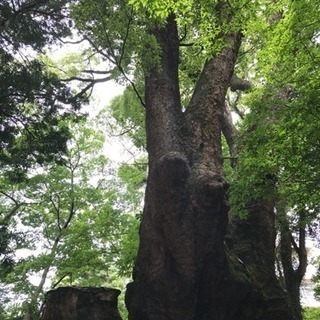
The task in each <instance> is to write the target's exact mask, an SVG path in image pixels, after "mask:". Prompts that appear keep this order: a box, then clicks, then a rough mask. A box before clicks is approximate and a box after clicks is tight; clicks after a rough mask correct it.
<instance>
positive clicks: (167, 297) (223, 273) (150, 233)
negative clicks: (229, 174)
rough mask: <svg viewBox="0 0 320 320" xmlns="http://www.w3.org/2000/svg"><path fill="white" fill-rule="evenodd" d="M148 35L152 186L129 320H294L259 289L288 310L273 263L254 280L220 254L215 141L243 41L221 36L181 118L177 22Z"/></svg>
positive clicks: (221, 182)
mask: <svg viewBox="0 0 320 320" xmlns="http://www.w3.org/2000/svg"><path fill="white" fill-rule="evenodd" d="M150 32H151V34H153V35H154V36H155V37H156V39H157V41H158V44H159V47H160V49H161V66H160V68H157V69H153V70H149V73H148V75H147V76H146V79H145V88H146V89H145V90H146V91H145V96H146V130H147V150H148V153H149V176H148V181H147V188H146V195H145V207H144V212H143V218H142V223H141V227H140V246H139V252H138V257H137V261H136V265H135V269H134V272H133V279H134V281H133V282H132V283H130V284H129V285H128V287H127V292H126V305H127V308H128V310H129V319H131V320H151V319H152V320H170V319H171V320H177V319H184V320H188V319H190V320H191V319H193V320H195V319H196V320H198V319H199V320H200V319H201V320H204V319H212V320H223V319H225V320H233V319H237V320H250V319H260V320H262V319H265V320H267V319H272V320H276V319H279V320H280V319H287V320H292V319H293V318H292V314H291V312H290V310H289V308H287V304H282V306H280V305H279V306H278V308H276V307H274V306H272V307H270V305H269V304H270V301H271V300H272V299H271V297H270V296H268V297H265V290H263V288H262V286H263V285H266V286H269V285H270V291H271V290H272V288H271V287H272V286H273V285H275V292H274V295H273V298H274V300H277V302H279V304H281V303H282V302H283V301H285V297H284V294H283V292H282V291H281V290H280V289H281V288H280V287H279V286H278V285H277V282H276V279H275V275H274V268H273V269H272V268H271V264H272V259H273V256H272V255H271V257H270V258H267V257H266V258H265V259H266V260H268V259H269V260H270V261H269V260H268V261H267V267H266V270H265V271H264V270H263V271H261V276H260V277H259V276H258V279H255V274H253V273H252V271H251V270H250V269H249V268H247V267H246V266H245V265H244V264H243V263H240V262H239V260H238V259H237V258H236V257H235V256H234V255H233V254H232V253H231V252H230V251H229V250H228V249H227V248H226V245H225V244H224V237H225V234H226V229H227V225H228V205H227V201H226V191H227V188H228V185H227V183H226V181H225V179H224V175H223V168H222V165H223V163H222V154H221V131H222V129H223V128H222V126H223V121H222V120H223V118H224V107H225V95H226V91H227V88H228V87H229V85H230V80H231V77H232V74H233V69H234V65H235V62H236V57H237V52H238V49H239V46H240V42H241V35H240V33H237V32H234V33H230V34H227V35H224V41H225V43H226V46H225V47H224V48H223V49H222V50H221V51H220V53H219V54H218V55H217V56H216V57H214V58H212V59H210V60H208V61H207V62H206V63H205V65H204V68H203V71H202V74H201V76H200V78H199V80H198V83H197V85H196V87H195V91H194V94H193V97H192V99H191V102H190V106H189V107H188V108H187V111H186V112H185V113H183V112H182V108H181V105H180V95H179V81H178V63H179V40H178V34H177V26H176V23H175V19H174V16H170V17H169V18H168V21H167V24H166V25H165V26H163V27H160V28H154V29H153V30H151V31H150ZM260 209H261V210H260ZM264 213H265V210H264V208H260V207H259V208H258V207H257V208H256V209H255V211H254V212H253V214H252V215H253V216H256V218H254V219H256V220H257V223H263V222H267V223H269V221H264V220H262V221H261V222H260V221H259V219H260V218H263V214H264ZM269 218H270V219H273V216H271V217H269V216H267V217H266V219H269ZM270 223H273V221H271V222H270ZM258 226H259V225H258ZM251 227H252V228H253V229H255V228H256V226H255V225H252V226H251ZM261 228H263V226H261ZM270 228H271V227H270ZM259 230H260V229H259ZM273 230H274V229H272V230H271V229H270V232H271V233H272V232H273ZM265 235H266V237H267V238H266V239H263V235H261V236H260V237H259V240H261V241H262V242H266V246H264V247H263V248H262V249H263V250H266V251H265V255H268V254H269V253H270V254H271V252H270V249H272V245H273V246H274V242H273V244H271V243H269V242H270V241H271V240H272V239H273V233H272V234H269V230H267V231H266V233H265ZM251 240H252V241H256V240H255V239H251ZM261 254H262V252H261ZM254 262H255V263H256V262H257V261H256V260H255V261H254ZM260 263H261V261H259V264H260ZM269 269H270V270H269ZM271 269H272V270H271ZM269 271H270V274H269ZM264 277H265V278H264ZM268 279H272V280H274V281H273V282H272V283H270V284H269V283H268ZM271 309H272V312H269V311H270V310H271ZM273 311H274V312H273ZM280 311H281V312H280ZM276 312H280V313H276Z"/></svg>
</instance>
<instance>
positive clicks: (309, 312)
mask: <svg viewBox="0 0 320 320" xmlns="http://www.w3.org/2000/svg"><path fill="white" fill-rule="evenodd" d="M303 319H304V320H319V319H320V308H304V309H303Z"/></svg>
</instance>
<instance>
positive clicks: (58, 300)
mask: <svg viewBox="0 0 320 320" xmlns="http://www.w3.org/2000/svg"><path fill="white" fill-rule="evenodd" d="M120 293H121V291H120V290H117V289H110V288H104V287H98V288H97V287H74V286H73V287H60V288H57V289H55V290H50V291H48V292H47V293H46V298H45V305H44V310H43V313H42V317H41V319H42V320H121V317H120V314H119V311H118V296H119V294H120Z"/></svg>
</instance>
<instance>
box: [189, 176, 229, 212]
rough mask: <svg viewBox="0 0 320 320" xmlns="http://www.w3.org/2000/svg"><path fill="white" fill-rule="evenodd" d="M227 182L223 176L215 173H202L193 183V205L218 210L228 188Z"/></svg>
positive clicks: (199, 208)
mask: <svg viewBox="0 0 320 320" xmlns="http://www.w3.org/2000/svg"><path fill="white" fill-rule="evenodd" d="M228 186H229V185H228V183H227V182H226V180H225V179H224V178H223V176H221V175H219V174H216V173H212V172H211V173H210V172H206V173H202V174H201V175H200V176H199V177H198V178H197V179H196V181H195V183H194V185H193V189H194V192H193V205H194V207H195V208H196V209H198V210H200V211H202V210H208V209H213V210H214V212H219V211H220V209H221V205H222V203H223V200H224V194H225V193H226V191H227V189H228Z"/></svg>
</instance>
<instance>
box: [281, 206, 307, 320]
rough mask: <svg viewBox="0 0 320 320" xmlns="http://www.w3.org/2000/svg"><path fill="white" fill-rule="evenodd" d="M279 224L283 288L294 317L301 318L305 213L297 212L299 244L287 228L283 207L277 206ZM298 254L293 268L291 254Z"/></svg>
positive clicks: (304, 256) (304, 254)
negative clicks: (295, 265)
mask: <svg viewBox="0 0 320 320" xmlns="http://www.w3.org/2000/svg"><path fill="white" fill-rule="evenodd" d="M278 211H279V224H280V256H281V262H282V268H283V274H284V280H285V288H286V289H287V292H288V294H289V298H290V303H291V307H292V309H293V311H294V314H295V317H296V319H298V320H301V319H302V307H301V303H300V285H301V281H302V279H303V277H304V275H305V272H306V269H307V251H306V246H305V236H306V232H305V221H304V219H305V215H304V213H303V212H302V213H300V214H299V224H300V226H299V235H298V241H299V245H297V244H296V240H295V239H294V238H293V236H292V233H291V230H290V228H289V223H288V218H287V216H286V213H285V211H284V209H283V208H279V210H278ZM294 252H295V253H296V254H297V256H298V264H297V267H296V268H294V263H293V254H294Z"/></svg>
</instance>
